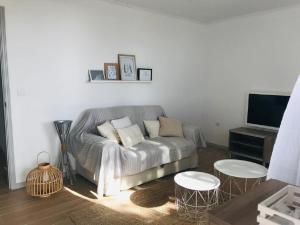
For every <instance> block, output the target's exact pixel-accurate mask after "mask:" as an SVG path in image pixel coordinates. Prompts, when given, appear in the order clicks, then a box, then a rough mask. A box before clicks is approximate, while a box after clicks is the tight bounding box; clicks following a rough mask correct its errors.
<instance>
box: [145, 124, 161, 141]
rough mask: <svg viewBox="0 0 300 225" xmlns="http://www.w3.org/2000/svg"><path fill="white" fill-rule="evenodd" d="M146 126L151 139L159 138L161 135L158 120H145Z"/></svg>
mask: <svg viewBox="0 0 300 225" xmlns="http://www.w3.org/2000/svg"><path fill="white" fill-rule="evenodd" d="M144 124H145V127H146V130H147V132H148V134H149V137H150V138H155V137H158V134H159V121H158V120H144Z"/></svg>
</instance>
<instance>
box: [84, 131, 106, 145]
mask: <svg viewBox="0 0 300 225" xmlns="http://www.w3.org/2000/svg"><path fill="white" fill-rule="evenodd" d="M82 138H83V140H82V142H84V143H91V144H97V145H105V144H106V143H109V142H111V140H109V139H107V138H104V137H102V136H100V135H96V134H91V133H84V135H83V136H82Z"/></svg>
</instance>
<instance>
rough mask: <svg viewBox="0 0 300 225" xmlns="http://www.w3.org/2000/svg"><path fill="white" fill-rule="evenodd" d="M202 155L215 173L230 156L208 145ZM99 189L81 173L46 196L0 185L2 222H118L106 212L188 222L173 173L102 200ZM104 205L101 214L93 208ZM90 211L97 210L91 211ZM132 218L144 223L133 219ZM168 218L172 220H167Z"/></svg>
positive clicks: (203, 166)
mask: <svg viewBox="0 0 300 225" xmlns="http://www.w3.org/2000/svg"><path fill="white" fill-rule="evenodd" d="M199 158H200V160H199V161H200V162H199V168H198V169H197V170H199V171H204V172H210V173H212V172H213V163H214V162H215V161H216V160H219V159H222V158H226V152H225V151H223V150H220V149H216V148H208V149H206V150H203V151H202V152H201V154H200V157H199ZM95 192H96V186H95V185H93V184H91V183H89V182H88V181H86V180H85V179H83V178H81V177H77V182H76V185H75V186H68V185H66V186H65V188H64V190H63V191H61V192H59V193H57V194H55V195H53V196H51V197H49V198H45V199H40V198H32V197H30V196H27V195H26V193H25V189H20V190H17V191H8V190H7V188H0V225H2V224H3V225H14V224H22V225H44V224H45V225H48V224H55V225H67V224H76V225H93V223H92V222H91V221H93V217H99V220H97V221H100V222H97V223H95V224H99V225H104V224H110V225H111V224H114V223H113V221H111V222H110V218H105V220H103V221H105V222H101V221H102V220H101V219H103V218H104V217H105V215H106V214H109V215H118V216H119V217H124V220H123V222H122V224H157V225H158V224H187V223H185V222H182V221H181V220H180V218H178V216H177V214H176V208H175V204H174V182H173V176H168V177H165V178H161V179H158V180H155V181H152V182H149V183H147V184H144V185H140V186H138V187H136V188H133V189H131V190H128V191H124V192H122V193H121V194H120V195H118V196H115V197H106V198H103V199H101V200H98V199H96V197H95ZM100 206H101V210H102V211H101V213H102V215H101V217H100V215H97V211H94V210H91V209H98V208H99V207H100ZM103 210H104V211H103ZM89 211H93V213H92V214H89ZM112 212H113V213H115V214H113V213H112ZM99 213H100V211H99ZM87 214H89V215H88V216H87ZM110 217H111V218H114V216H110ZM127 218H128V219H127ZM131 218H134V220H136V219H137V220H138V221H141V223H133V220H132V221H131ZM167 220H168V221H172V222H168V223H166V221H167ZM124 221H126V222H124ZM173 222H174V223H173Z"/></svg>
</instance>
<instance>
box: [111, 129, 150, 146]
mask: <svg viewBox="0 0 300 225" xmlns="http://www.w3.org/2000/svg"><path fill="white" fill-rule="evenodd" d="M117 131H118V134H119V136H120V139H121V142H122V144H123V146H124V147H125V148H131V147H132V146H134V145H136V144H138V143H141V142H142V141H144V140H145V138H144V136H143V134H142V132H141V129H140V128H139V126H138V125H137V124H135V125H133V126H131V127H126V128H120V129H117Z"/></svg>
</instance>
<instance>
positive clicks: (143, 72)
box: [138, 68, 152, 81]
mask: <svg viewBox="0 0 300 225" xmlns="http://www.w3.org/2000/svg"><path fill="white" fill-rule="evenodd" d="M138 79H139V80H141V81H151V80H152V69H146V68H138Z"/></svg>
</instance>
